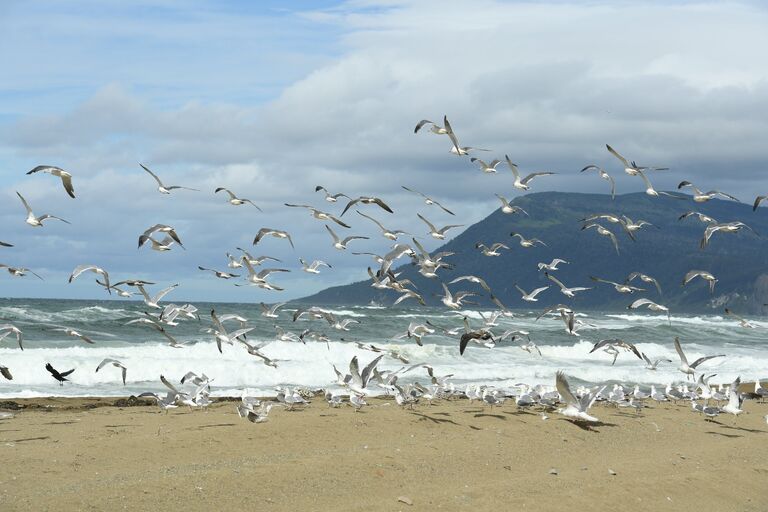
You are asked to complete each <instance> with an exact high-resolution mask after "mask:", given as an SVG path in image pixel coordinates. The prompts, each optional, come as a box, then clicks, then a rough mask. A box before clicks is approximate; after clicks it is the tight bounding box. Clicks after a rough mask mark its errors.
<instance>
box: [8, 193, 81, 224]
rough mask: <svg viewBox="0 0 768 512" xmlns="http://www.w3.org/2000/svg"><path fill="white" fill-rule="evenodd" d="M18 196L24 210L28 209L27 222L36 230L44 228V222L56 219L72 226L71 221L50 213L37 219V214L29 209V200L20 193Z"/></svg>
mask: <svg viewBox="0 0 768 512" xmlns="http://www.w3.org/2000/svg"><path fill="white" fill-rule="evenodd" d="M16 195H17V196H19V199H21V202H22V203H23V204H24V208H26V209H27V219H26V221H25V222H26V223H27V224H29V225H30V226H33V227H36V228H39V227H42V226H43V221H44V220H47V219H56V220H60V221H61V222H64V223H66V224H71V223H70V222H69V221H67V220H64V219H62V218H61V217H57V216H55V215H50V214H48V213H46V214H45V215H41V216H39V217H35V214H34V213H33V212H32V208H30V207H29V203H27V200H26V199H24V197H23V196H22V195H21V194H19V193H18V192H16Z"/></svg>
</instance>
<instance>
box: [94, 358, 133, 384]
mask: <svg viewBox="0 0 768 512" xmlns="http://www.w3.org/2000/svg"><path fill="white" fill-rule="evenodd" d="M108 364H111V365H112V366H114V367H116V368H120V369H121V371H122V373H123V386H125V374H126V373H127V372H128V368H126V367H125V365H124V364H123V363H121V362H120V361H118V360H117V359H109V358H106V359H104V360H103V361H102V362H100V363H99V366H97V367H96V373H98V372H99V370H101V369H102V368H104V367H105V366H107V365H108Z"/></svg>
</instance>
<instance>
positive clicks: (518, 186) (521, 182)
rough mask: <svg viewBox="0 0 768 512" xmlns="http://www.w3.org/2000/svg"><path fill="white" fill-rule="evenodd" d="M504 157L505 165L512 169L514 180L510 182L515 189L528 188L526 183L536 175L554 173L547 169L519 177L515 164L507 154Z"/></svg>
mask: <svg viewBox="0 0 768 512" xmlns="http://www.w3.org/2000/svg"><path fill="white" fill-rule="evenodd" d="M504 158H506V160H507V165H508V166H509V169H510V170H511V171H512V174H513V175H514V176H515V182H514V183H513V184H512V186H514V187H515V188H516V189H519V190H528V189H530V188H531V187H529V186H528V183H530V182H531V180H532V179H533V178H535V177H536V176H549V175H552V174H555V173H554V172H549V171H542V172H532V173H531V174H529V175H528V176H526V177H525V178H522V179H520V170H519V169H518V168H517V164H515V163H513V162H512V160H510V159H509V156H508V155H504Z"/></svg>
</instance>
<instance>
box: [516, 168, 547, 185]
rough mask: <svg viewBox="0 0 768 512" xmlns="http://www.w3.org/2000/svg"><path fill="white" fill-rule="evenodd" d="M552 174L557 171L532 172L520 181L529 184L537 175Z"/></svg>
mask: <svg viewBox="0 0 768 512" xmlns="http://www.w3.org/2000/svg"><path fill="white" fill-rule="evenodd" d="M551 174H555V173H554V172H549V171H543V172H532V173H531V174H529V175H528V176H526V177H525V178H523V179H522V180H520V183H522V184H523V185H526V184H528V182H529V181H531V180H532V179H533V178H535V177H536V176H549V175H551Z"/></svg>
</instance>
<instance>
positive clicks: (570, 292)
mask: <svg viewBox="0 0 768 512" xmlns="http://www.w3.org/2000/svg"><path fill="white" fill-rule="evenodd" d="M544 275H545V276H547V279H549V280H550V281H552V282H553V283H555V284H556V285H557V286H559V287H560V293H562V294H563V295H565V296H566V297H571V298H573V297H575V296H576V292H583V291H587V290H591V289H592V288H584V287H581V286H576V287H573V288H568V287H567V286H565V285H564V284H563V283H562V281H560V280H559V279H558V278H556V277H555V276H553V275H552V274H550V273H549V272H544Z"/></svg>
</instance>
